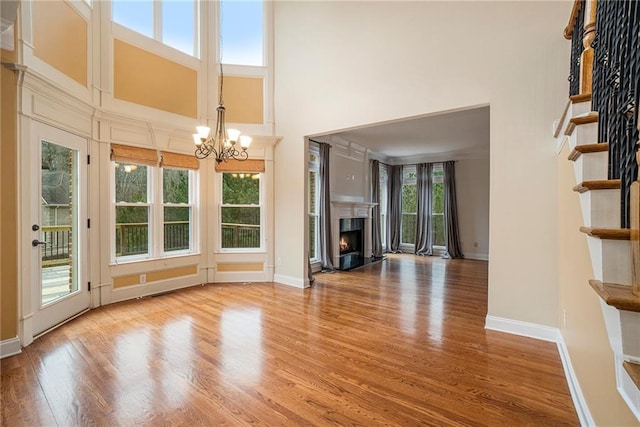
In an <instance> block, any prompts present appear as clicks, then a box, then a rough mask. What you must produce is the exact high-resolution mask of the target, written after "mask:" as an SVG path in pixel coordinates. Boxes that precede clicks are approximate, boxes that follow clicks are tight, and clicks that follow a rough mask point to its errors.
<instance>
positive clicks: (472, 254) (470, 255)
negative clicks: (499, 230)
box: [464, 252, 489, 261]
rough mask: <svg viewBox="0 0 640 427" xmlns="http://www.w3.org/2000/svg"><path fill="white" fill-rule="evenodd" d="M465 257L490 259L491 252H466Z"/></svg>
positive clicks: (482, 259)
mask: <svg viewBox="0 0 640 427" xmlns="http://www.w3.org/2000/svg"><path fill="white" fill-rule="evenodd" d="M464 258H465V259H475V260H478V261H489V254H477V253H466V252H465V254H464Z"/></svg>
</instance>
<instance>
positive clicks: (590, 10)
mask: <svg viewBox="0 0 640 427" xmlns="http://www.w3.org/2000/svg"><path fill="white" fill-rule="evenodd" d="M596 3H597V0H584V3H583V7H584V8H585V10H584V35H583V37H582V45H583V46H584V50H583V51H582V55H581V56H580V93H581V94H586V93H591V87H592V81H593V48H592V47H591V42H593V39H595V37H596Z"/></svg>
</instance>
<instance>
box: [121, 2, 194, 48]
mask: <svg viewBox="0 0 640 427" xmlns="http://www.w3.org/2000/svg"><path fill="white" fill-rule="evenodd" d="M111 4H112V19H113V22H116V23H118V24H120V25H122V26H124V27H127V28H129V29H131V30H133V31H136V32H138V33H140V34H142V35H145V36H147V37H149V38H152V39H155V40H158V41H160V42H162V43H163V44H165V45H167V46H170V47H172V48H174V49H177V50H179V51H182V52H184V53H186V54H188V55H191V56H198V45H197V40H198V37H197V36H196V34H197V29H198V25H197V19H198V14H197V13H196V11H197V3H196V0H162V1H160V0H155V1H154V0H112V2H111Z"/></svg>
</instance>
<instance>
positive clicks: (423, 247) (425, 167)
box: [416, 163, 433, 255]
mask: <svg viewBox="0 0 640 427" xmlns="http://www.w3.org/2000/svg"><path fill="white" fill-rule="evenodd" d="M432 181H433V163H419V164H417V165H416V193H417V195H418V200H417V202H418V211H417V216H418V218H417V222H416V255H433V233H432V232H431V203H432V201H431V194H432V193H431V187H432Z"/></svg>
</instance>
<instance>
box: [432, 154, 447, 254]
mask: <svg viewBox="0 0 640 427" xmlns="http://www.w3.org/2000/svg"><path fill="white" fill-rule="evenodd" d="M432 176H433V186H432V190H431V191H432V193H431V196H432V203H431V230H432V233H433V245H434V246H442V247H444V246H445V235H444V182H443V177H444V171H443V169H442V164H438V165H434V167H433V175H432Z"/></svg>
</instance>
